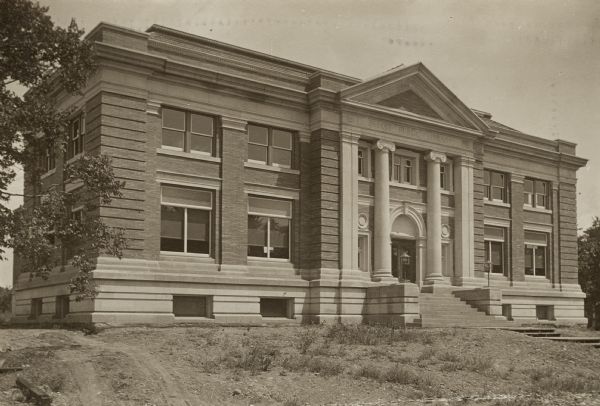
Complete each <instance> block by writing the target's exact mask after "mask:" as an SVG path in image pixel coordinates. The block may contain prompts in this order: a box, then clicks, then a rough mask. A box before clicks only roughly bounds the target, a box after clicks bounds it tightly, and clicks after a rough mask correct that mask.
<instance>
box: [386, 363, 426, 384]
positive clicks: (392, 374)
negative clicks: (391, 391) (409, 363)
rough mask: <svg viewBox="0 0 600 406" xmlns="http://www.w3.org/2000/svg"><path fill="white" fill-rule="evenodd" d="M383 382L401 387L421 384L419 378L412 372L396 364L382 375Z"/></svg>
mask: <svg viewBox="0 0 600 406" xmlns="http://www.w3.org/2000/svg"><path fill="white" fill-rule="evenodd" d="M381 380H383V381H386V382H393V383H398V384H400V385H412V384H415V383H418V382H419V376H418V375H417V374H416V373H415V372H413V371H412V370H410V369H407V368H405V367H403V366H401V365H400V364H395V365H393V366H392V367H390V368H388V369H387V370H386V371H385V372H384V373H383V374H382V375H381Z"/></svg>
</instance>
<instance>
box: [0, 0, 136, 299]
mask: <svg viewBox="0 0 600 406" xmlns="http://www.w3.org/2000/svg"><path fill="white" fill-rule="evenodd" d="M47 12H48V8H47V7H41V6H40V5H39V4H37V3H32V2H31V1H29V0H0V256H1V255H2V254H3V253H4V251H3V248H14V250H15V256H16V257H18V258H19V262H20V268H21V269H23V271H26V272H30V276H31V277H32V278H33V277H42V278H47V277H48V276H49V274H50V272H51V270H52V269H53V268H54V267H56V266H62V265H64V262H65V257H70V263H71V265H72V266H73V267H74V268H75V269H76V270H77V274H76V275H75V276H74V277H73V279H72V280H71V285H70V287H71V291H72V293H76V294H77V295H78V296H77V298H78V299H82V298H85V297H93V296H94V295H95V289H94V287H93V281H92V279H91V278H90V274H91V271H92V270H93V267H94V261H93V257H94V256H95V255H97V254H99V253H101V252H102V253H107V254H110V255H115V256H117V257H119V258H120V257H121V256H122V251H123V249H124V248H125V246H126V240H125V238H124V233H123V230H121V229H118V228H111V227H109V226H107V225H106V224H104V223H103V222H102V221H101V219H100V218H99V217H98V216H97V209H98V207H99V206H100V205H108V204H110V202H111V200H112V199H113V198H116V197H121V191H120V189H121V188H122V187H123V185H124V184H123V183H122V182H120V181H118V180H117V179H116V177H115V175H114V173H113V169H112V166H111V161H110V158H108V157H107V156H103V155H95V156H93V155H86V156H84V157H82V159H79V160H77V161H76V162H75V163H73V164H70V165H66V166H65V170H64V179H63V183H62V184H59V185H56V186H55V187H53V188H50V189H49V190H43V189H42V187H41V180H40V177H41V175H42V174H43V172H45V169H44V166H43V164H42V158H44V156H45V155H46V154H56V155H60V154H62V153H64V152H65V148H66V144H67V142H68V128H69V120H70V117H71V116H72V114H73V111H72V110H71V109H66V110H59V109H58V108H57V97H58V96H59V95H60V94H61V92H68V93H77V92H79V91H80V89H82V88H83V87H84V86H85V84H86V82H87V80H88V79H89V77H90V75H91V74H92V73H93V72H94V69H95V62H94V50H93V46H92V44H91V43H89V42H87V41H85V40H81V37H82V35H83V30H81V29H79V28H78V27H77V24H76V23H75V21H74V20H72V21H71V24H70V25H69V27H68V28H66V29H64V28H61V27H58V26H55V25H54V23H53V22H52V20H51V19H50V17H49V16H48V15H47V14H46V13H47ZM15 84H20V85H21V86H24V87H26V88H28V90H27V92H26V93H25V95H24V96H19V95H18V94H17V93H16V92H15V91H14V90H12V88H13V87H14V85H15ZM18 166H21V167H22V168H24V169H25V173H26V175H27V177H26V179H25V181H26V182H27V183H28V184H29V185H31V188H30V189H29V190H31V191H32V192H31V193H30V194H28V195H26V196H24V197H25V201H26V204H25V206H24V207H21V208H19V209H17V210H15V211H11V210H9V209H8V208H7V207H6V201H7V199H8V198H9V197H10V194H9V193H7V191H6V190H7V186H8V185H9V184H10V183H11V182H12V181H13V179H14V177H15V168H17V167H18ZM68 181H76V182H82V184H83V187H82V188H79V189H77V191H74V192H71V193H68V192H66V191H65V189H64V183H65V182H68ZM75 204H83V205H84V208H85V213H89V215H86V216H82V218H73V216H72V214H71V209H72V208H73V206H74V205H75ZM57 250H58V251H60V252H61V255H57V254H56V253H57ZM65 254H67V255H65ZM0 258H1V257H0Z"/></svg>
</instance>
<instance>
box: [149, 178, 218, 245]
mask: <svg viewBox="0 0 600 406" xmlns="http://www.w3.org/2000/svg"><path fill="white" fill-rule="evenodd" d="M211 211H212V193H211V192H210V191H207V190H202V189H191V188H184V187H175V186H162V187H161V211H160V250H161V251H170V252H187V253H193V254H205V255H208V254H210V250H211V232H210V229H211V227H210V223H211Z"/></svg>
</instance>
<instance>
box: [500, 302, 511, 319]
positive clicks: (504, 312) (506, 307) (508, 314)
mask: <svg viewBox="0 0 600 406" xmlns="http://www.w3.org/2000/svg"><path fill="white" fill-rule="evenodd" d="M502 315H503V316H504V317H506V320H512V305H509V304H503V305H502Z"/></svg>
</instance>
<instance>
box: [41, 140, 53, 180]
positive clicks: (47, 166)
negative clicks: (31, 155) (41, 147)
mask: <svg viewBox="0 0 600 406" xmlns="http://www.w3.org/2000/svg"><path fill="white" fill-rule="evenodd" d="M40 167H41V169H42V171H43V172H44V173H46V172H49V171H51V170H53V169H56V154H55V152H54V145H53V144H50V145H48V147H47V148H46V150H45V151H44V152H43V153H42V156H41V157H40Z"/></svg>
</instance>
